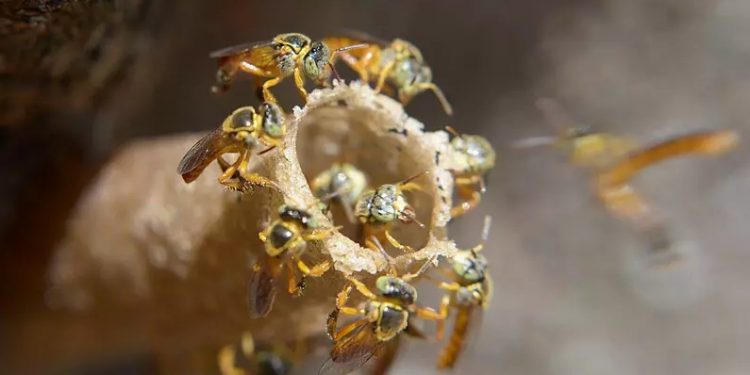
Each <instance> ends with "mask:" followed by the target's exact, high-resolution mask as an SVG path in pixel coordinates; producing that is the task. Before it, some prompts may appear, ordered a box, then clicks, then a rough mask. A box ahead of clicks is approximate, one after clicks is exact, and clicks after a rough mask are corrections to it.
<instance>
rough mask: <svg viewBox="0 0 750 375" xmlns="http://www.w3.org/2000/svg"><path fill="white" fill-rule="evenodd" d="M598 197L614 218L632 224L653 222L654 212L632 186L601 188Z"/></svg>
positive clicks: (598, 190)
mask: <svg viewBox="0 0 750 375" xmlns="http://www.w3.org/2000/svg"><path fill="white" fill-rule="evenodd" d="M597 196H598V197H599V200H601V201H602V203H603V204H604V207H606V208H607V210H608V211H609V212H610V213H611V214H612V216H614V217H616V218H618V219H621V220H627V221H629V222H632V223H636V224H638V223H640V222H644V221H651V219H652V217H651V216H652V214H653V212H652V210H651V208H650V207H649V205H648V204H647V203H646V201H645V200H643V198H642V197H641V196H640V194H638V193H637V192H636V191H635V190H633V187H632V186H630V185H616V186H601V187H599V188H598V189H597Z"/></svg>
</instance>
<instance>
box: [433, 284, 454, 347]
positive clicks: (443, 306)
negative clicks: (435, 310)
mask: <svg viewBox="0 0 750 375" xmlns="http://www.w3.org/2000/svg"><path fill="white" fill-rule="evenodd" d="M450 304H451V298H450V297H449V296H447V295H445V296H443V299H442V300H441V301H440V316H442V317H443V319H440V320H438V321H437V328H436V329H435V339H436V340H437V341H442V340H443V337H444V336H445V318H447V317H448V308H449V307H450Z"/></svg>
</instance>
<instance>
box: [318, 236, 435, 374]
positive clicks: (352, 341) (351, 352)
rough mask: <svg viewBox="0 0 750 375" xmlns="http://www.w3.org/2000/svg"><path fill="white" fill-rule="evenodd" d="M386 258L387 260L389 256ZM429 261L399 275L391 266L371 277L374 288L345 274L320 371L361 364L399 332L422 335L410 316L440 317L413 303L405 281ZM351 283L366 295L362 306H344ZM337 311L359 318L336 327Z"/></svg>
mask: <svg viewBox="0 0 750 375" xmlns="http://www.w3.org/2000/svg"><path fill="white" fill-rule="evenodd" d="M372 241H374V243H376V244H377V247H378V249H379V250H380V251H381V252H383V254H384V255H385V256H386V257H388V255H387V254H386V253H385V250H384V249H383V248H382V246H380V243H379V242H377V239H376V238H374V237H373V238H372ZM369 243H370V244H372V243H373V242H369ZM387 259H388V260H389V262H390V260H391V259H390V257H388V258H387ZM431 263H432V259H429V260H427V261H426V262H425V263H424V264H423V265H422V267H421V268H420V269H419V270H418V271H417V272H415V273H410V274H406V275H403V276H401V277H399V276H397V273H396V270H395V268H393V266H391V269H390V272H389V273H388V274H387V275H382V276H379V277H378V278H377V279H376V280H375V291H374V292H373V291H371V290H370V288H368V287H367V286H366V285H365V284H364V283H363V282H361V281H359V280H357V279H355V278H353V277H348V280H349V284H348V285H347V286H346V287H345V288H344V289H343V290H342V291H341V292H340V293H339V294H338V295H337V297H336V308H335V309H334V310H333V312H332V313H331V314H330V315H329V318H328V322H327V327H326V328H327V332H328V334H329V336H330V337H331V338H332V339H333V341H334V346H333V349H331V354H330V358H329V359H328V361H326V363H324V364H323V367H322V368H321V370H320V374H331V373H347V372H350V371H353V370H355V369H357V368H359V367H362V366H364V364H365V363H367V361H368V360H370V358H372V357H380V356H381V355H383V354H386V352H387V351H388V350H387V346H388V345H395V344H396V343H397V341H396V340H398V338H399V336H400V333H401V332H405V333H406V334H408V335H411V336H415V337H420V338H424V335H423V334H422V333H421V332H420V331H419V330H417V329H416V328H415V327H414V325H413V323H412V318H415V317H416V318H420V319H425V320H432V321H440V320H442V319H444V318H445V317H444V316H441V315H440V314H439V313H438V312H437V311H435V310H433V309H431V308H429V307H422V306H419V305H417V303H416V302H417V289H416V288H414V286H412V285H411V284H410V283H409V282H410V281H411V280H412V279H414V278H415V277H417V276H419V275H420V274H422V273H423V272H424V271H425V270H426V269H427V267H428V266H429V265H430V264H431ZM352 287H353V288H354V289H356V290H357V291H358V292H359V293H360V294H362V295H363V296H364V297H365V298H366V299H367V301H366V302H365V303H364V305H363V307H362V308H355V307H350V306H346V303H347V301H348V299H349V296H350V293H351V291H352ZM339 314H344V315H350V316H358V317H360V318H359V319H357V320H355V321H354V322H351V323H349V324H347V325H345V326H344V327H342V328H341V329H339V330H336V326H337V322H338V317H339ZM387 365H388V364H386V367H387Z"/></svg>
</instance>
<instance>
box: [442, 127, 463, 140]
mask: <svg viewBox="0 0 750 375" xmlns="http://www.w3.org/2000/svg"><path fill="white" fill-rule="evenodd" d="M445 130H447V131H448V133H451V134H453V136H454V137H456V138H459V137H461V133H459V132H458V131H457V130H456V129H454V128H453V127H452V126H450V125H448V126H446V127H445Z"/></svg>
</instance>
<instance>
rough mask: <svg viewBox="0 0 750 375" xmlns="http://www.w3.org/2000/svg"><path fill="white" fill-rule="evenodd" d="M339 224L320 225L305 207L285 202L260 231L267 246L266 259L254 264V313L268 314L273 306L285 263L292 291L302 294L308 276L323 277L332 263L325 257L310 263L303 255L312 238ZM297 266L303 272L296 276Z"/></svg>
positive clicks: (321, 236)
mask: <svg viewBox="0 0 750 375" xmlns="http://www.w3.org/2000/svg"><path fill="white" fill-rule="evenodd" d="M335 230H337V228H334V227H330V228H321V225H320V224H319V223H318V222H317V220H315V218H314V217H313V216H312V215H311V214H310V213H308V212H307V211H306V210H303V209H299V208H294V207H290V206H287V205H283V206H281V207H280V209H279V217H278V218H277V219H276V220H274V221H273V222H272V223H271V224H270V225H269V226H268V227H266V229H264V230H263V231H262V232H260V233H259V234H258V237H260V240H261V241H262V242H263V244H264V246H265V252H266V257H265V258H264V261H260V262H257V263H255V264H254V265H253V269H252V275H251V278H250V285H249V294H248V297H249V299H248V300H249V305H250V315H251V316H252V317H254V318H255V317H263V316H266V315H267V314H268V313H269V312H270V311H271V308H272V307H273V301H274V299H275V297H276V289H275V288H274V279H275V278H276V277H277V276H278V273H279V272H280V270H281V268H282V266H284V265H285V266H286V268H287V276H288V289H289V293H290V294H293V295H299V294H300V293H302V290H303V289H304V286H305V279H306V278H307V277H320V276H322V275H323V274H324V273H325V272H326V271H328V269H329V268H330V267H331V262H330V261H328V260H325V261H323V262H321V263H318V264H316V265H313V266H308V265H307V263H305V262H304V261H303V260H302V259H301V256H302V253H303V252H304V250H305V248H306V245H307V243H308V242H309V241H320V240H324V239H326V238H328V237H329V236H331V234H333V232H334V231H335ZM295 268H296V269H298V270H299V272H301V273H302V276H301V278H300V279H299V280H297V273H296V270H295Z"/></svg>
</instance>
